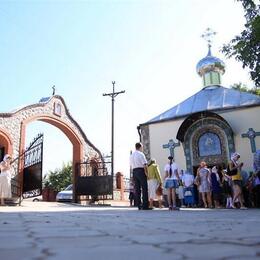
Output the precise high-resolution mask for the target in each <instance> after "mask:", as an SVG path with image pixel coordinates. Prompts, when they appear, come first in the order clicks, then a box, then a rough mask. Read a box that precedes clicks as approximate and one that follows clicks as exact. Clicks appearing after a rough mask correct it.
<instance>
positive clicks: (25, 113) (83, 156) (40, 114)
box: [0, 96, 101, 163]
mask: <svg viewBox="0 0 260 260" xmlns="http://www.w3.org/2000/svg"><path fill="white" fill-rule="evenodd" d="M36 120H38V121H43V122H47V123H49V124H52V125H54V126H56V127H57V128H59V129H60V130H61V131H62V132H63V133H64V134H65V135H66V136H67V137H68V138H69V139H70V141H71V143H72V145H73V163H76V162H82V161H85V160H87V159H88V158H93V157H100V156H101V153H100V152H99V150H98V149H97V148H96V147H95V146H94V145H93V144H92V143H91V142H90V141H89V140H88V139H87V137H86V135H85V134H84V132H83V130H82V129H81V128H80V126H79V125H78V123H77V122H76V121H75V120H74V119H73V118H72V116H71V115H70V113H69V111H68V109H67V107H66V104H65V102H64V100H63V98H62V97H61V96H52V97H49V98H43V99H41V100H40V102H39V103H36V104H33V105H29V106H26V107H24V108H21V109H18V110H16V111H14V112H11V113H0V137H1V138H4V139H5V140H7V139H8V138H9V139H10V140H11V145H12V150H10V145H8V147H5V149H6V151H8V152H9V153H11V154H12V156H13V157H14V158H15V157H18V155H19V154H21V152H22V151H23V150H24V145H25V143H24V142H25V140H24V138H25V128H26V125H27V124H28V123H30V122H32V121H36ZM3 133H5V135H4V134H3ZM6 136H8V138H7V137H6Z"/></svg>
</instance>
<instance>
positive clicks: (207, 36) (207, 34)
mask: <svg viewBox="0 0 260 260" xmlns="http://www.w3.org/2000/svg"><path fill="white" fill-rule="evenodd" d="M216 34H217V33H216V32H214V31H213V30H212V29H211V28H207V29H206V31H205V32H204V33H203V34H202V35H201V37H202V38H203V39H204V40H206V42H207V43H208V46H209V48H210V47H211V44H212V39H213V37H214V36H215V35H216Z"/></svg>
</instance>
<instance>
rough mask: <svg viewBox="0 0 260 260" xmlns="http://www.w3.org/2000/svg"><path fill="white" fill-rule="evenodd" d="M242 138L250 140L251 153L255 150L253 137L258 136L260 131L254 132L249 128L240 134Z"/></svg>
mask: <svg viewBox="0 0 260 260" xmlns="http://www.w3.org/2000/svg"><path fill="white" fill-rule="evenodd" d="M241 136H242V137H243V138H245V137H247V138H249V140H250V144H251V151H252V153H255V152H256V145H255V137H256V136H260V132H255V131H254V129H253V128H249V129H248V131H247V133H245V134H242V135H241Z"/></svg>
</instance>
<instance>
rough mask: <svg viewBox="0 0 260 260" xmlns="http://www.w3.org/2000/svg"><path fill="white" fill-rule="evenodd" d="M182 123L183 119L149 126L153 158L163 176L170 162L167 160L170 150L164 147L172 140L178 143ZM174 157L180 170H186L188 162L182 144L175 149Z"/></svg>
mask: <svg viewBox="0 0 260 260" xmlns="http://www.w3.org/2000/svg"><path fill="white" fill-rule="evenodd" d="M182 122H183V119H180V120H175V121H169V122H162V123H158V124H151V125H149V132H150V152H151V158H154V159H156V161H157V164H158V165H159V166H160V171H161V175H162V176H163V175H164V166H165V164H166V163H167V162H168V159H167V158H168V156H169V155H170V150H169V149H164V148H163V147H162V146H163V144H167V143H168V142H169V140H170V139H173V141H174V142H178V140H177V139H176V135H177V132H178V130H179V127H180V125H181V124H182ZM174 156H175V161H176V163H177V164H178V165H179V167H180V169H185V168H186V161H185V156H184V150H183V146H182V144H181V145H180V146H178V147H176V148H175V149H174Z"/></svg>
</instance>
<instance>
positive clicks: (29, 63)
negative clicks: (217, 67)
mask: <svg viewBox="0 0 260 260" xmlns="http://www.w3.org/2000/svg"><path fill="white" fill-rule="evenodd" d="M244 23H245V19H244V12H243V8H242V6H241V4H240V3H238V2H237V1H235V0H218V1H216V0H93V1H87V0H85V1H77V0H73V1H72V0H71V1H69V0H67V1H66V0H52V1H48V0H46V1H41V0H34V1H28V0H27V1H23V0H19V1H18V0H17V1H12V0H9V1H4V0H0V36H1V37H0V88H1V102H0V112H10V111H12V110H14V109H16V108H18V107H23V106H26V105H30V104H34V103H37V102H38V101H39V100H40V99H41V98H42V97H47V96H50V95H51V94H52V86H53V85H55V86H56V94H58V95H61V96H62V97H63V98H64V100H65V103H66V105H67V107H68V108H69V111H70V113H71V115H72V117H73V118H74V119H75V120H76V121H77V122H78V123H79V125H80V126H81V127H82V129H83V130H84V132H85V134H86V136H87V137H88V139H89V140H90V141H91V142H92V143H93V144H95V146H96V147H98V148H99V150H100V151H101V152H102V153H103V154H104V155H109V154H110V152H111V99H110V98H109V97H103V96H102V94H103V93H109V92H111V91H112V81H115V82H116V85H115V87H116V91H121V90H125V93H124V94H121V95H119V96H117V97H116V101H115V167H114V168H115V172H117V171H120V172H123V174H125V175H126V176H127V175H128V174H129V165H128V164H129V154H130V151H131V150H134V144H135V143H136V142H137V141H139V137H138V134H137V126H138V125H139V124H140V123H144V122H146V121H148V120H150V119H151V118H153V117H155V116H157V115H158V114H160V113H162V112H164V111H165V110H168V109H169V108H171V107H173V106H175V105H177V104H178V103H180V102H181V101H183V100H185V99H186V98H188V97H189V96H191V95H193V94H195V93H196V92H197V91H199V90H200V89H201V88H202V81H201V78H200V77H199V76H198V75H197V73H196V69H195V68H196V64H197V62H198V61H199V60H200V59H202V58H203V57H204V56H206V54H207V43H206V42H205V40H203V39H202V38H201V35H202V34H203V32H205V29H206V28H208V27H210V28H212V29H213V30H214V31H216V32H217V35H216V36H215V38H214V40H213V46H212V53H213V55H215V56H217V57H219V58H221V59H222V60H223V61H224V62H225V64H226V73H225V74H224V75H223V77H222V85H223V86H225V87H229V86H230V85H232V84H234V83H239V82H242V83H244V84H246V85H248V86H249V87H251V86H253V83H252V82H251V81H250V79H249V74H248V71H247V70H246V69H243V68H242V65H241V64H240V63H238V62H237V61H236V60H235V59H227V58H225V57H224V55H223V54H222V53H221V52H220V49H221V46H222V45H223V44H225V43H228V42H229V41H230V40H231V39H232V38H233V37H234V36H235V35H238V34H239V33H240V32H241V31H242V30H243V28H244ZM39 132H43V133H44V174H45V173H46V172H47V171H48V170H53V169H55V168H57V167H61V165H62V163H63V162H65V163H66V162H67V161H70V160H71V159H72V145H71V143H70V141H69V140H68V139H67V137H65V135H64V134H63V133H62V132H61V131H60V130H59V129H57V128H55V127H53V126H50V125H48V124H46V123H43V122H32V123H30V124H29V125H28V127H27V132H26V133H27V137H26V138H27V139H26V140H27V144H28V143H29V142H30V141H31V139H33V137H34V136H36V135H37V134H38V133H39ZM173 139H175V136H173ZM167 141H168V140H166V142H167ZM57 145H59V147H60V148H61V149H59V150H57V149H56V148H57Z"/></svg>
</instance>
